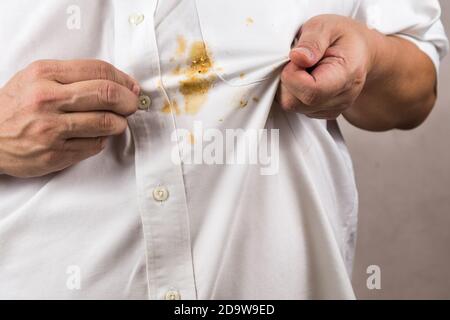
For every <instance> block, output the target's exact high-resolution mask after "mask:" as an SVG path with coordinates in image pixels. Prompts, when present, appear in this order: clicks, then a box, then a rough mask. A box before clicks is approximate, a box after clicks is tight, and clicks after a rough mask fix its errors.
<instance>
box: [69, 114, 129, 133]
mask: <svg viewBox="0 0 450 320" xmlns="http://www.w3.org/2000/svg"><path fill="white" fill-rule="evenodd" d="M60 117H61V119H62V121H63V123H64V132H63V133H62V137H63V138H64V139H70V138H95V137H106V136H114V135H118V134H121V133H122V132H124V131H125V130H126V128H127V126H128V123H127V120H126V118H124V117H121V116H119V115H117V114H115V113H112V112H95V111H94V112H74V113H65V114H62V115H60Z"/></svg>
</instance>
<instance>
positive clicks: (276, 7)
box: [0, 0, 447, 299]
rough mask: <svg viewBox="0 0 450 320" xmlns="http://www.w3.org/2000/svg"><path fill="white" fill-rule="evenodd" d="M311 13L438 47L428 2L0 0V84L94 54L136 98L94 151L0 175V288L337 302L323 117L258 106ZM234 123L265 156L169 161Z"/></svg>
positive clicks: (337, 141)
mask: <svg viewBox="0 0 450 320" xmlns="http://www.w3.org/2000/svg"><path fill="white" fill-rule="evenodd" d="M325 13H331V14H338V15H342V16H347V17H353V18H355V19H358V20H360V21H363V22H365V23H367V24H368V25H369V26H370V27H373V28H376V29H378V30H379V31H381V32H383V33H385V34H396V35H398V36H402V37H405V38H407V39H409V40H410V41H413V42H414V43H415V44H416V45H418V46H419V47H420V48H421V49H422V50H423V51H424V52H425V53H426V54H428V55H429V56H430V58H431V59H432V60H433V62H434V64H435V65H436V67H438V65H439V59H440V57H442V56H443V55H444V54H445V52H446V50H447V42H446V37H445V34H444V31H443V28H442V25H441V23H440V21H439V17H440V7H439V4H438V2H437V1H433V0H427V1H423V0H396V1H391V0H369V1H366V0H364V1H358V0H346V1H334V0H314V1H309V0H280V1H273V0H239V1H237V0H162V1H157V0H133V1H125V0H112V1H92V0H58V1H56V0H41V1H31V0H16V1H2V2H1V3H0V21H1V28H0V49H1V52H2V59H1V60H0V85H3V84H5V83H6V82H7V81H8V80H9V79H10V78H11V77H12V76H13V75H14V74H15V73H16V72H17V71H19V70H20V69H22V68H24V67H26V66H27V65H28V64H29V63H31V62H33V61H35V60H38V59H79V58H96V59H102V60H105V61H108V62H110V63H112V64H114V65H115V66H116V67H117V68H119V69H121V70H123V71H125V72H127V73H128V74H130V75H132V76H133V77H135V78H136V79H137V80H138V81H139V83H140V84H141V86H142V90H143V93H142V94H143V98H145V99H146V98H147V97H148V98H150V99H151V105H149V104H150V103H149V102H150V101H149V100H146V101H144V102H143V103H144V105H147V106H148V105H149V106H148V108H147V109H145V108H143V110H139V111H138V112H137V113H136V114H134V115H133V116H131V117H130V118H129V128H128V130H127V131H126V133H124V134H122V135H120V136H118V137H114V138H112V139H110V140H109V143H108V145H107V148H106V150H104V151H103V152H102V153H101V154H99V155H97V156H95V157H92V158H90V159H88V160H85V161H83V162H81V163H79V164H77V165H75V166H73V167H70V168H68V169H66V170H64V171H62V172H58V173H54V174H50V175H47V176H44V177H40V178H33V179H18V178H13V177H9V176H6V175H3V176H0V298H9V299H19V298H25V299H29V298H36V299H51V298H56V299H94V298H102V299H179V298H181V299H353V298H354V297H355V296H354V292H353V289H352V285H351V265H352V261H353V252H354V244H355V236H356V223H357V190H356V187H355V182H354V174H353V169H352V163H351V159H350V156H349V153H348V151H347V149H346V147H345V144H344V141H343V139H342V136H341V134H340V132H339V128H338V125H337V123H336V122H335V121H328V122H327V121H322V120H313V119H309V118H307V117H305V116H303V115H300V114H290V113H286V112H284V111H282V110H281V108H280V107H279V106H278V105H277V104H276V102H274V96H275V94H276V91H277V88H278V85H279V81H280V73H281V70H282V67H283V66H284V65H285V64H286V62H287V61H288V55H289V51H290V49H291V46H292V43H293V41H294V39H295V37H296V35H297V32H298V30H299V28H300V27H301V25H302V24H303V23H304V22H305V21H307V20H308V19H310V18H311V17H314V16H316V15H319V14H325ZM3 107H5V106H3ZM262 129H266V130H268V131H265V132H266V133H267V135H266V136H264V134H262V133H264V131H261V130H262ZM177 130H178V131H177ZM183 130H184V131H183ZM239 130H243V132H244V133H247V132H258V133H261V135H260V136H257V137H258V139H259V140H264V139H265V141H268V142H269V144H268V145H269V146H272V147H273V148H272V153H271V154H270V155H269V156H268V157H266V160H267V159H269V160H271V161H269V162H265V163H263V162H261V161H257V162H256V163H251V162H250V161H244V162H245V163H237V161H236V163H234V164H233V163H228V164H227V163H226V161H221V160H220V159H225V158H226V157H227V156H234V155H239V152H238V151H233V148H231V149H230V148H226V147H224V149H223V150H224V152H220V149H215V151H214V152H212V154H213V155H214V156H217V158H214V159H216V162H215V163H210V162H208V160H205V159H201V156H200V157H199V158H197V160H198V161H188V160H187V159H188V158H186V157H185V156H186V155H189V154H192V152H193V150H194V149H195V148H196V147H198V148H199V149H198V150H203V151H205V150H207V147H206V145H207V142H208V141H209V142H211V141H212V140H211V139H213V137H216V138H220V137H227V132H231V133H235V132H241V133H242V131H239ZM183 132H184V133H188V134H187V135H185V134H181V133H183ZM272 133H277V135H278V136H277V135H272ZM186 136H188V139H187V138H186ZM258 139H257V140H251V139H250V140H247V142H244V141H243V140H245V139H240V138H237V139H236V145H237V146H243V145H245V143H248V144H249V145H250V146H255V143H256V142H255V141H259V140H258ZM233 141H234V140H233ZM248 141H250V142H248ZM223 142H224V144H226V143H225V141H223ZM277 142H278V143H279V147H278V148H277ZM202 143H203V146H202V145H201V144H202ZM234 144H235V143H234V142H233V143H232V144H231V145H234ZM242 150H245V148H244V149H242ZM205 152H206V151H205ZM177 155H178V157H179V158H177ZM200 155H201V152H200ZM180 158H181V159H180ZM177 159H178V160H183V161H176V160H177ZM217 159H218V160H217ZM225 160H226V159H225ZM222 162H223V163H222Z"/></svg>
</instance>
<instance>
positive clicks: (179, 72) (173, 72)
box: [172, 65, 182, 76]
mask: <svg viewBox="0 0 450 320" xmlns="http://www.w3.org/2000/svg"><path fill="white" fill-rule="evenodd" d="M181 71H182V70H181V66H180V65H177V66H176V67H175V69H173V70H172V74H173V75H176V76H178V75H180V74H181Z"/></svg>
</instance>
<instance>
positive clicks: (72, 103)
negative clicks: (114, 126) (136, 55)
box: [59, 80, 139, 117]
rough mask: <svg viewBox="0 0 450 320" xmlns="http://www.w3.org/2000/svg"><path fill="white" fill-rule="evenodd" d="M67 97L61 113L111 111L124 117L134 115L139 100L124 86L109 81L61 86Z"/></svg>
mask: <svg viewBox="0 0 450 320" xmlns="http://www.w3.org/2000/svg"><path fill="white" fill-rule="evenodd" d="M62 90H64V91H65V96H67V99H66V101H64V102H63V103H62V104H61V105H60V107H59V109H60V111H63V112H87V111H112V112H115V113H117V114H120V115H123V116H125V117H127V116H129V115H131V114H133V113H135V112H136V111H137V107H138V104H139V98H138V96H136V95H135V94H134V93H133V92H131V91H130V90H129V89H127V88H126V87H124V86H121V85H119V84H117V83H116V82H112V81H109V80H89V81H82V82H75V83H71V84H67V85H64V86H62Z"/></svg>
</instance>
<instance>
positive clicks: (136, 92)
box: [131, 83, 141, 96]
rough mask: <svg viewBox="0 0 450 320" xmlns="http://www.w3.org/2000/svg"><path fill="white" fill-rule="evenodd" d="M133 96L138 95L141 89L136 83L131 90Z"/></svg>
mask: <svg viewBox="0 0 450 320" xmlns="http://www.w3.org/2000/svg"><path fill="white" fill-rule="evenodd" d="M131 91H132V92H133V93H134V94H135V95H137V96H138V95H139V93H140V92H141V87H140V86H139V85H138V84H137V83H135V84H134V85H133V89H132V90H131Z"/></svg>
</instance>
